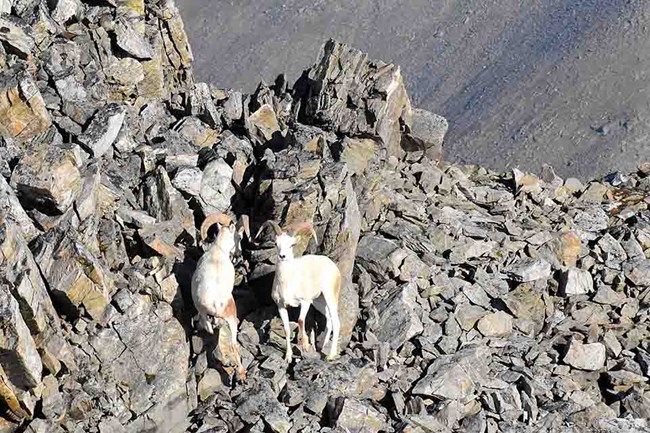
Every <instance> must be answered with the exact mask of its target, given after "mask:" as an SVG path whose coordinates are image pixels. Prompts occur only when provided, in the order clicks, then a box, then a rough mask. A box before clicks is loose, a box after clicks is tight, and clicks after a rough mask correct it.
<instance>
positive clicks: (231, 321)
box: [224, 299, 246, 381]
mask: <svg viewBox="0 0 650 433" xmlns="http://www.w3.org/2000/svg"><path fill="white" fill-rule="evenodd" d="M224 313H225V314H224V319H225V320H226V322H227V323H228V326H229V327H230V344H231V345H232V352H233V355H234V356H235V363H236V364H237V377H238V378H239V380H241V381H244V380H246V369H245V368H244V366H243V364H242V362H241V354H240V353H239V343H238V342H237V307H236V306H235V300H234V299H230V300H229V301H228V303H227V304H226V308H225V311H224Z"/></svg>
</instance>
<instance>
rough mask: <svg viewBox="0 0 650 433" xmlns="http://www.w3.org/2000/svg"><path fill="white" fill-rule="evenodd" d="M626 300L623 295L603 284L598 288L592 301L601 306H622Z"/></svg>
mask: <svg viewBox="0 0 650 433" xmlns="http://www.w3.org/2000/svg"><path fill="white" fill-rule="evenodd" d="M626 299H627V298H626V297H625V294H624V293H619V292H617V291H615V290H613V289H612V288H611V287H609V286H606V285H604V284H602V285H600V286H598V290H596V294H595V295H594V297H593V299H592V300H593V301H594V302H597V303H599V304H603V305H616V306H618V305H622V304H623V303H624V302H625V300H626Z"/></svg>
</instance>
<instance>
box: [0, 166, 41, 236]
mask: <svg viewBox="0 0 650 433" xmlns="http://www.w3.org/2000/svg"><path fill="white" fill-rule="evenodd" d="M0 208H6V209H7V219H8V220H9V221H11V222H12V223H14V224H16V226H18V227H19V228H20V231H21V232H22V235H23V237H24V238H25V240H26V241H27V242H29V241H31V240H33V239H34V238H35V237H36V236H38V234H39V231H38V229H37V228H36V227H35V226H34V223H33V222H32V220H31V219H29V216H28V215H27V213H26V212H25V210H24V209H23V207H22V206H21V204H20V201H18V197H16V194H15V193H14V191H13V189H12V188H11V187H10V186H9V184H8V183H7V181H6V180H5V178H4V177H2V176H0Z"/></svg>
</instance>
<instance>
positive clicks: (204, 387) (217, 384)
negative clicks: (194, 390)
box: [198, 368, 223, 401]
mask: <svg viewBox="0 0 650 433" xmlns="http://www.w3.org/2000/svg"><path fill="white" fill-rule="evenodd" d="M222 387H223V383H222V381H221V375H220V374H219V372H218V371H217V370H215V369H213V368H208V369H207V370H206V371H205V373H203V377H202V378H201V380H200V381H199V389H198V393H199V398H200V399H201V401H204V400H206V399H207V398H208V397H210V396H211V395H212V394H214V393H215V392H217V391H218V390H220V389H221V388H222Z"/></svg>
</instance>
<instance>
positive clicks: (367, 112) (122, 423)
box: [0, 0, 650, 433]
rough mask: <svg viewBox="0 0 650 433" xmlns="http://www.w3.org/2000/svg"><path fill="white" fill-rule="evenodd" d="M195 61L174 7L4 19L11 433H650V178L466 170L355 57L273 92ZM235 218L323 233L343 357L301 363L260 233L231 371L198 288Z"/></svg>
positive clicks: (346, 54) (242, 293)
mask: <svg viewBox="0 0 650 433" xmlns="http://www.w3.org/2000/svg"><path fill="white" fill-rule="evenodd" d="M192 58H193V56H192V51H191V48H190V46H189V43H188V39H187V36H186V34H185V31H184V29H183V22H182V20H181V18H180V15H179V12H178V9H177V8H176V6H175V5H174V3H173V1H172V0H131V1H126V0H106V1H90V0H58V1H48V2H45V1H41V0H0V137H1V138H0V312H1V315H0V432H2V433H5V432H7V433H13V432H18V431H21V432H22V431H26V432H30V433H66V432H70V433H77V432H91V433H135V432H143V431H147V432H161V433H162V432H172V433H173V432H192V433H199V432H236V431H247V432H270V431H272V432H364V433H365V432H411V433H415V432H418V433H420V432H422V433H424V432H476V433H496V432H504V433H505V432H508V433H510V432H524V431H531V432H533V431H534V432H583V431H599V432H600V431H602V432H628V431H629V432H642V431H650V425H648V421H647V419H648V418H649V417H650V209H649V205H650V200H649V199H648V197H649V196H650V169H648V164H642V165H641V166H640V168H639V171H638V172H637V173H630V174H622V173H615V174H613V175H611V176H606V177H604V178H602V179H596V180H593V181H590V182H581V181H579V180H577V179H574V178H569V179H566V180H563V179H561V178H559V177H558V176H557V175H555V173H554V172H553V169H552V168H551V167H548V166H547V167H545V168H544V170H543V171H542V173H541V174H540V175H539V176H537V175H535V174H531V173H524V172H521V171H519V170H517V169H514V170H513V171H512V172H509V173H495V172H492V171H489V170H486V169H484V168H481V167H475V166H456V165H450V164H448V163H446V162H444V158H443V141H444V136H445V133H446V131H447V128H448V124H447V121H446V120H445V119H444V118H442V117H441V116H438V115H436V114H434V113H429V112H427V111H424V110H420V109H414V108H412V107H411V103H410V100H409V98H408V95H407V93H406V90H405V87H404V80H403V78H402V76H401V73H400V69H399V67H398V66H396V65H391V64H386V63H384V62H381V61H375V60H371V59H369V58H368V56H367V55H366V54H365V53H363V52H361V51H359V50H356V49H354V48H351V47H348V46H347V45H345V44H341V43H338V42H336V41H333V40H330V41H328V42H326V43H325V44H324V46H323V48H322V49H321V53H320V54H319V60H318V61H317V62H316V64H315V65H314V66H312V67H311V68H309V69H308V70H307V71H306V72H305V74H304V75H303V76H302V77H301V78H300V79H299V80H298V81H297V82H296V83H295V84H294V85H293V86H291V85H290V84H289V83H287V80H286V78H285V77H284V76H279V77H278V78H277V79H276V80H275V81H274V82H273V83H272V84H271V85H269V84H267V83H264V82H262V83H260V84H259V86H258V87H257V89H256V90H255V92H254V93H252V94H243V93H241V92H237V91H233V90H229V89H221V88H218V87H215V86H211V85H208V84H205V83H196V82H195V80H194V78H193V74H192ZM215 211H219V212H226V213H228V214H230V215H231V216H233V217H238V216H240V215H242V214H247V215H249V216H250V223H251V226H252V229H253V232H254V233H255V232H257V229H259V227H260V226H261V224H262V223H263V222H264V221H266V220H268V219H276V220H277V221H278V222H279V223H281V224H289V223H292V222H294V221H304V220H307V221H310V222H312V223H313V224H314V226H315V229H316V232H317V238H318V241H317V242H314V241H311V240H308V239H302V238H301V239H299V243H298V244H297V245H296V254H303V253H320V254H326V255H328V256H329V257H331V258H332V259H333V260H335V261H336V262H337V264H338V266H339V268H340V270H341V273H342V276H343V286H342V292H341V300H340V312H339V313H340V316H341V322H342V331H341V334H342V335H341V347H342V353H341V357H340V358H339V359H337V360H336V361H334V362H326V361H325V360H324V356H323V353H300V351H299V347H298V345H297V344H294V346H293V350H294V352H295V355H296V356H295V358H296V359H295V363H294V364H292V365H291V366H288V365H287V364H286V362H285V361H284V357H283V355H284V353H283V350H284V330H283V328H282V324H281V321H280V319H279V317H278V314H277V310H276V309H275V306H274V304H273V301H272V300H271V297H270V283H271V280H272V276H273V272H274V267H275V263H276V255H275V251H274V247H273V242H272V236H271V234H270V233H268V232H263V233H262V234H261V236H260V239H259V240H258V241H257V242H251V239H247V238H243V239H242V242H241V248H239V247H238V248H237V251H236V254H235V255H234V261H235V265H236V269H237V280H236V287H235V291H234V296H235V299H236V304H237V310H238V314H239V319H240V324H239V327H240V331H239V342H240V345H241V356H242V359H243V363H244V365H245V367H246V368H247V370H248V375H247V380H246V382H244V383H240V382H238V381H236V380H235V371H234V368H233V359H232V357H233V354H232V351H231V350H230V347H229V345H228V344H226V343H227V341H228V339H229V338H230V334H229V330H228V329H227V327H224V326H222V325H221V324H219V329H218V332H216V333H215V334H214V335H210V334H207V333H205V332H204V331H202V330H201V329H199V327H197V326H194V321H193V318H194V315H195V313H196V311H195V309H194V307H193V305H192V300H191V296H190V292H189V291H190V280H191V276H192V273H193V271H194V268H195V265H196V262H197V260H198V259H199V257H200V256H201V254H202V253H203V251H204V249H203V248H204V247H205V246H204V244H203V243H202V242H201V241H200V240H199V239H198V235H197V227H199V226H200V224H201V222H202V221H203V218H204V217H205V216H206V215H207V214H209V213H212V212H215ZM314 306H315V308H314V309H312V313H311V314H310V316H308V320H307V324H308V326H310V327H314V328H315V329H316V332H315V338H316V341H317V347H318V349H319V352H321V351H322V350H321V344H320V343H321V342H322V340H323V337H324V335H323V334H324V320H323V316H322V312H323V311H322V307H321V305H320V304H319V303H318V302H317V303H315V304H314ZM291 315H292V316H291V317H292V320H293V321H295V320H296V319H297V312H292V313H291ZM295 329H296V328H295V326H294V327H293V328H292V332H293V333H294V335H295ZM325 350H327V348H325Z"/></svg>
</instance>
